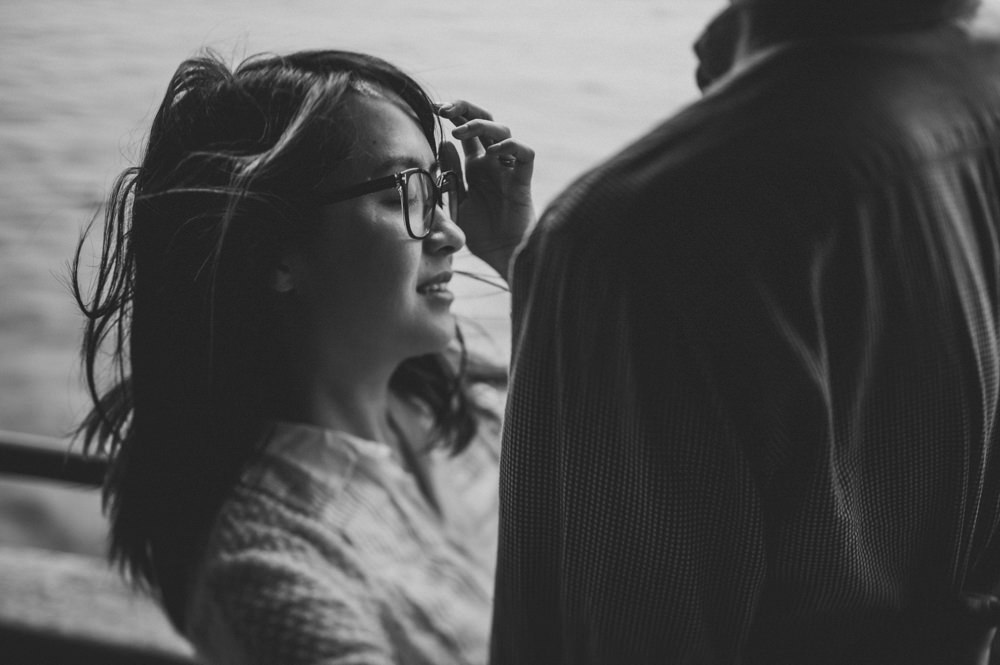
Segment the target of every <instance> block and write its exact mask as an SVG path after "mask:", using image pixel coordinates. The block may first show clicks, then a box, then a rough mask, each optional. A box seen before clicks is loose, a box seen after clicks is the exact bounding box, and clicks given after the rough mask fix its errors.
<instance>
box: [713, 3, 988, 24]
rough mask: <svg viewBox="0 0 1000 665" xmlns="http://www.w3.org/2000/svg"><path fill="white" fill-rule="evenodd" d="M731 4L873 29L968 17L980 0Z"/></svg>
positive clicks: (804, 19)
mask: <svg viewBox="0 0 1000 665" xmlns="http://www.w3.org/2000/svg"><path fill="white" fill-rule="evenodd" d="M732 4H733V5H744V6H749V7H754V8H757V9H759V10H761V11H763V12H764V13H765V14H772V15H773V18H775V19H777V18H779V17H781V18H782V19H784V21H786V22H787V21H794V22H796V23H802V24H807V25H812V26H815V27H817V28H822V27H823V26H827V27H828V28H829V29H831V30H836V29H838V28H851V29H856V30H860V31H868V30H872V31H875V30H886V29H888V30H894V29H914V28H920V27H930V26H932V25H935V24H939V23H942V22H946V21H953V20H956V19H965V18H969V17H971V16H973V15H974V14H975V13H976V11H977V10H978V9H979V6H980V4H981V0H733V1H732Z"/></svg>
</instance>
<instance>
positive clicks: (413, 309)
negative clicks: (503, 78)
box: [287, 94, 465, 363]
mask: <svg viewBox="0 0 1000 665" xmlns="http://www.w3.org/2000/svg"><path fill="white" fill-rule="evenodd" d="M346 103H347V109H346V110H347V123H346V127H347V131H349V132H352V138H355V137H356V138H355V149H354V151H353V153H352V155H351V156H350V158H349V159H348V160H347V161H346V162H345V163H343V165H342V166H340V167H338V168H337V170H336V171H335V172H334V173H332V174H331V175H330V178H329V182H328V183H327V184H326V185H325V188H326V189H328V190H329V191H334V190H336V189H341V188H344V187H348V186H351V185H355V184H358V183H361V182H365V181H367V180H371V179H374V178H379V177H382V176H386V175H391V174H393V173H396V172H398V171H402V170H404V169H407V168H412V167H420V168H423V169H426V170H427V171H429V172H430V173H432V174H435V175H437V171H438V167H437V164H436V163H435V157H434V153H433V151H432V150H431V146H430V145H429V144H428V142H427V139H426V138H425V137H424V135H423V133H422V132H421V131H420V127H419V126H418V125H417V122H416V119H415V116H414V114H413V112H412V110H411V109H410V108H409V107H408V106H406V105H405V104H404V103H403V102H402V101H401V100H399V99H398V98H396V97H395V96H394V95H390V94H386V95H385V96H366V95H361V94H352V95H350V98H349V100H348V101H347V102H346ZM434 214H435V216H436V219H435V223H434V231H433V232H432V233H431V234H430V235H429V236H427V237H426V238H424V239H423V240H414V239H413V238H411V237H410V236H409V234H408V233H407V231H406V227H405V224H404V219H403V210H402V208H401V206H400V200H399V194H398V192H397V191H396V190H395V189H387V190H384V191H379V192H374V193H371V194H366V195H364V196H361V197H358V198H355V199H350V200H348V201H342V202H340V203H335V204H330V205H326V206H324V207H323V208H321V212H320V219H318V220H316V223H315V224H314V225H313V228H314V229H315V230H314V231H312V232H311V233H310V235H309V238H307V239H306V242H304V243H302V246H300V247H298V248H296V249H295V250H294V251H293V252H292V255H291V256H290V260H289V261H288V262H287V265H288V269H289V271H290V272H289V275H290V277H291V280H292V284H293V289H294V290H295V292H296V295H297V300H298V302H299V304H300V306H301V308H302V315H303V318H304V322H305V324H306V327H307V330H306V331H304V332H306V334H307V335H310V336H311V337H312V339H313V341H316V342H318V343H319V344H320V345H321V346H322V348H325V349H330V350H331V351H332V350H333V349H339V350H340V352H343V353H348V354H352V355H353V354H357V355H356V356H355V357H356V358H358V359H361V358H364V359H370V360H379V361H386V362H395V363H398V362H401V361H402V360H405V359H406V358H410V357H413V356H417V355H423V354H427V353H434V352H438V351H441V350H443V349H444V348H445V347H446V346H447V345H448V343H449V342H450V341H451V340H452V338H453V337H454V335H455V320H454V316H453V315H452V313H451V311H450V307H451V303H452V300H453V299H454V296H453V295H452V292H451V291H450V290H449V289H448V281H449V280H450V279H451V265H452V255H453V254H454V253H455V252H456V251H457V250H459V249H461V248H462V246H464V244H465V235H464V234H463V233H462V231H461V230H460V229H459V228H458V226H456V225H455V223H454V222H453V221H452V220H451V219H450V218H448V216H447V213H446V212H445V211H443V210H442V209H440V208H435V213H434Z"/></svg>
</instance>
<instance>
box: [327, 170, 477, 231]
mask: <svg viewBox="0 0 1000 665" xmlns="http://www.w3.org/2000/svg"><path fill="white" fill-rule="evenodd" d="M392 188H395V189H396V191H398V192H399V202H400V205H401V206H402V208H403V220H404V221H405V222H406V232H407V233H409V234H410V237H411V238H413V239H414V240H423V239H424V238H426V237H427V236H429V235H430V234H431V231H433V230H434V207H435V206H440V207H441V208H443V209H447V211H448V215H449V216H450V217H451V219H452V221H454V222H457V221H458V204H459V203H460V198H461V189H462V187H461V179H460V178H459V176H458V175H456V173H455V172H454V171H445V172H443V173H442V174H441V175H440V176H439V177H438V178H434V176H432V175H431V174H430V173H428V172H427V171H425V170H424V169H420V168H413V169H406V170H403V171H400V172H398V173H393V174H392V175H387V176H385V177H384V178H376V179H374V180H369V181H368V182H363V183H360V184H357V185H352V186H350V187H345V188H344V189H340V190H337V191H335V192H332V193H330V194H327V195H324V196H323V197H322V199H321V202H322V203H340V202H341V201H347V200H349V199H356V198H358V197H359V196H364V195H365V194H372V193H374V192H380V191H382V190H386V189H392Z"/></svg>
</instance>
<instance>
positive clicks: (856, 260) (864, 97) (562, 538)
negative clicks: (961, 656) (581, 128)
mask: <svg viewBox="0 0 1000 665" xmlns="http://www.w3.org/2000/svg"><path fill="white" fill-rule="evenodd" d="M998 238H1000V51H998V47H997V44H996V43H994V42H992V41H989V40H982V39H972V38H970V37H969V36H968V35H967V34H966V33H965V32H963V31H962V30H960V29H958V28H957V27H940V28H936V29H934V30H928V31H925V32H920V33H912V34H902V35H887V36H874V37H865V38H861V37H857V38H846V37H845V38H833V39H829V40H821V41H814V42H811V43H810V42H806V41H790V42H786V43H783V44H780V45H776V46H774V47H772V48H769V49H767V50H766V51H763V52H761V53H759V54H758V55H757V56H756V57H754V58H753V59H752V60H751V61H750V62H749V63H748V64H746V65H745V66H743V67H742V68H741V69H739V70H738V71H736V72H734V73H732V74H731V75H730V76H729V77H728V78H727V79H724V80H722V81H720V82H719V83H718V84H717V85H715V86H714V87H713V88H711V89H710V90H709V92H708V94H707V95H706V96H705V97H703V98H702V99H700V100H698V101H697V102H695V103H694V104H692V105H691V106H689V107H688V108H686V109H685V110H683V111H681V112H680V113H679V114H678V115H677V116H675V117H673V118H671V119H669V120H667V121H665V122H664V123H663V124H662V125H660V126H658V127H656V128H655V129H653V130H652V131H651V132H650V133H649V134H647V135H646V136H644V137H642V138H641V139H640V140H638V141H637V142H635V143H634V144H632V145H631V146H629V147H627V148H625V149H624V150H623V151H622V152H620V153H619V154H617V155H616V156H614V157H612V158H611V159H609V160H608V161H607V162H605V163H604V164H602V165H601V166H599V167H597V168H596V169H594V170H592V171H591V172H588V173H586V174H584V175H583V176H582V177H581V178H580V179H579V180H578V181H577V182H576V183H575V184H573V185H572V186H570V188H569V189H568V190H567V191H566V192H565V193H564V194H563V195H562V196H561V197H559V198H558V199H557V200H556V201H555V202H554V203H553V204H552V205H551V206H550V207H549V209H548V210H547V211H546V213H545V214H544V215H543V217H542V219H541V220H540V222H539V225H538V227H537V228H536V229H535V230H534V232H533V233H532V235H531V236H530V238H529V239H528V240H527V242H526V243H525V245H524V247H523V248H522V250H521V251H520V253H519V255H518V256H517V258H516V261H515V265H514V268H513V274H512V296H513V328H514V331H513V332H514V340H513V341H514V357H513V360H512V373H511V393H510V397H509V400H508V405H507V413H506V418H505V422H506V429H505V432H504V439H503V452H502V456H501V471H500V484H501V489H500V497H501V498H500V502H501V506H500V545H499V555H498V564H497V565H498V569H497V582H496V592H495V593H496V600H495V614H494V624H493V630H494V634H493V644H492V662H493V663H494V665H513V664H517V665H530V664H535V663H538V664H541V663H544V664H546V665H555V664H560V663H566V664H569V663H573V664H585V663H630V664H632V665H636V664H641V663H657V664H663V663H727V664H731V663H797V664H799V663H812V662H823V663H859V662H883V663H884V662H892V658H894V657H895V656H896V655H898V653H899V650H900V649H903V648H906V647H914V645H917V644H918V643H926V644H934V643H936V642H938V641H939V638H940V639H945V637H946V636H944V635H936V634H935V633H934V631H935V630H942V631H943V630H944V628H942V627H941V626H940V625H939V624H938V623H936V622H934V621H925V620H924V618H925V617H926V615H927V613H928V612H933V610H934V608H935V607H936V606H937V605H939V604H944V603H946V602H947V599H948V598H952V597H954V596H955V595H956V594H958V593H960V592H990V591H992V590H994V589H995V588H996V587H997V583H998V581H1000V540H998V538H997V526H998V518H1000V511H998V501H1000V459H998V458H997V449H996V439H997V432H996V426H997V422H996V417H997V405H998V365H1000V353H998V349H1000V347H998V334H997V324H998V318H997V317H998V309H997V307H998V293H1000V240H998ZM925 629H927V630H926V631H925ZM922 641H923V642H922ZM915 650H916V651H917V653H918V654H919V648H917V649H915ZM914 662H916V661H914Z"/></svg>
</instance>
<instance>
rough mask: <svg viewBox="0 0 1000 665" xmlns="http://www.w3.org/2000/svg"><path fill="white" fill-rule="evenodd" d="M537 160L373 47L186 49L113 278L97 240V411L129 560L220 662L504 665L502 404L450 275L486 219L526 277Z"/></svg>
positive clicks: (141, 175) (136, 183) (123, 211)
mask: <svg viewBox="0 0 1000 665" xmlns="http://www.w3.org/2000/svg"><path fill="white" fill-rule="evenodd" d="M435 113H437V114H439V115H440V116H443V117H446V118H448V119H449V120H450V121H451V122H452V123H453V124H455V125H456V126H457V129H455V130H454V132H453V134H454V135H455V136H456V137H457V138H459V139H461V140H462V143H463V147H464V151H465V157H466V158H465V165H466V174H467V176H468V180H469V190H468V192H467V194H466V192H465V191H464V186H463V184H462V182H463V178H462V174H461V165H460V160H459V159H458V154H457V151H455V150H454V148H453V147H451V144H448V143H443V144H442V148H441V149H440V151H439V150H438V148H437V141H436V135H435V129H436V128H437V127H439V126H440V121H439V120H438V118H437V116H436V115H435ZM532 161H533V153H532V151H531V150H530V148H528V147H526V146H524V145H523V144H521V143H519V142H518V141H516V140H514V139H512V138H511V136H510V132H509V130H507V129H506V128H505V127H503V126H502V125H499V124H497V123H495V122H493V121H492V119H491V117H490V116H489V114H488V113H486V112H485V111H482V110H481V109H478V108H477V107H475V106H473V105H471V104H468V103H465V102H456V103H454V104H446V105H442V106H440V107H435V106H434V105H432V103H431V102H430V100H429V99H428V97H427V95H426V94H425V93H424V91H423V90H421V88H420V87H419V86H418V85H417V84H416V83H415V82H414V81H413V80H412V79H410V78H409V77H407V76H406V75H405V74H403V73H402V72H400V71H399V70H398V69H396V68H395V67H393V66H392V65H390V64H388V63H386V62H384V61H382V60H379V59H377V58H373V57H370V56H366V55H360V54H355V53H345V52H338V51H316V52H302V53H295V54H292V55H288V56H284V57H258V58H252V59H250V60H248V61H246V62H244V63H243V64H242V65H240V66H239V67H238V68H237V69H235V71H230V70H229V69H228V68H227V67H226V65H224V64H223V63H222V62H220V61H219V60H218V59H217V58H216V57H214V56H211V55H209V56H206V57H201V58H197V59H193V60H190V61H187V62H185V63H183V64H182V65H181V66H180V68H179V69H178V70H177V72H176V74H175V75H174V77H173V80H172V81H171V84H170V87H169V89H168V91H167V95H166V98H165V99H164V101H163V103H162V104H161V106H160V109H159V111H158V113H157V115H156V117H155V119H154V121H153V125H152V128H151V130H150V134H149V140H148V145H147V147H146V151H145V155H144V157H143V160H142V163H141V165H140V166H138V167H136V168H133V169H129V170H127V171H126V172H125V173H124V174H123V175H122V176H121V177H120V178H119V180H118V181H117V183H116V185H115V187H114V189H113V191H112V193H111V197H110V200H109V205H108V212H107V219H106V223H105V228H104V244H103V250H102V256H101V261H100V265H99V270H98V272H97V277H96V280H95V282H94V285H93V287H92V291H91V293H90V294H89V296H88V295H87V294H84V293H83V290H82V289H81V287H80V273H81V270H80V267H79V266H80V253H81V248H82V245H83V242H82V241H81V245H80V247H79V248H78V250H77V255H76V259H75V262H74V275H75V279H74V284H75V290H76V296H77V300H78V302H79V304H80V307H81V308H82V310H83V311H84V313H85V314H86V315H87V317H88V326H87V329H86V334H85V337H84V360H85V368H86V377H87V379H88V384H89V387H90V390H91V393H92V395H93V396H94V400H95V408H94V410H93V412H92V414H91V415H90V416H89V417H88V419H87V421H86V422H85V423H84V424H83V426H82V427H81V431H82V433H83V435H84V439H85V442H86V444H87V445H88V446H90V447H92V448H97V449H99V450H104V451H106V452H108V453H109V454H110V455H111V456H112V462H113V464H112V467H111V472H110V474H109V477H108V479H107V483H106V488H105V499H106V501H107V502H108V504H109V506H110V515H111V554H112V557H113V558H114V559H115V560H117V561H118V562H119V563H121V564H123V566H124V567H125V568H126V569H127V571H128V572H130V573H131V575H132V577H133V578H134V579H136V580H138V581H139V582H141V583H143V584H145V585H146V586H147V587H148V588H150V589H151V590H152V591H154V592H155V593H156V594H157V595H158V597H159V598H160V600H161V601H162V603H163V605H164V607H165V609H166V610H167V613H168V614H169V616H170V618H171V620H172V621H173V622H174V624H175V626H177V627H178V629H179V630H181V632H183V633H184V634H185V635H186V636H187V637H188V638H189V639H190V640H191V641H192V642H193V644H194V645H195V646H196V648H197V649H198V651H199V652H200V653H201V654H202V655H203V656H204V657H205V658H206V659H208V660H209V661H210V662H214V663H251V662H252V663H283V664H293V663H313V662H324V663H397V662H406V663H437V664H440V663H471V662H484V661H485V658H486V642H487V638H488V623H489V612H490V598H491V589H492V557H493V554H494V543H495V533H494V530H495V519H496V516H495V482H496V468H495V467H496V448H495V446H496V443H495V434H496V428H497V418H496V416H495V415H493V416H491V415H490V414H491V413H492V414H495V413H497V412H496V411H495V410H493V411H491V410H490V409H489V408H488V405H486V404H483V403H482V399H481V398H482V396H483V389H482V388H481V387H479V388H477V387H476V386H475V385H474V384H475V383H476V382H475V381H474V379H475V378H476V377H474V376H472V374H473V373H472V372H469V371H466V370H467V369H468V368H467V365H468V363H466V362H465V358H464V356H465V354H464V351H463V350H462V349H461V343H460V339H457V338H456V324H455V320H454V316H453V315H452V314H451V312H450V309H449V307H450V304H451V302H452V299H453V295H452V293H451V291H450V290H449V288H448V284H449V280H450V279H451V277H452V275H453V271H452V256H453V254H454V253H455V252H456V251H457V250H458V249H460V248H461V247H462V246H463V245H464V244H465V242H466V239H468V243H469V247H470V249H471V250H472V251H473V252H474V253H477V254H478V255H479V256H480V257H482V258H483V259H484V260H485V261H487V262H488V263H489V264H490V265H491V266H492V267H493V268H494V269H496V270H497V271H498V272H499V274H500V275H505V274H506V270H507V264H508V262H509V260H510V256H511V253H512V251H513V248H514V246H515V245H516V243H517V240H518V239H519V238H520V237H521V236H522V235H523V233H524V232H525V230H526V229H527V228H528V226H529V225H530V224H531V223H532V221H533V209H532V203H531V193H530V180H531V172H532ZM460 199H461V202H460ZM456 216H457V219H459V220H461V223H462V227H461V228H460V227H459V226H457V225H456ZM108 347H110V350H111V352H112V355H113V358H114V360H115V361H116V366H117V376H116V380H115V381H114V383H113V385H112V386H111V387H110V388H109V389H107V390H104V391H103V392H102V389H101V386H99V382H98V358H99V357H100V355H101V354H102V353H105V351H106V349H107V348H108ZM456 348H457V349H458V351H457V352H456ZM477 391H478V392H477ZM481 426H482V427H481ZM479 429H483V430H484V431H482V432H479ZM491 435H492V438H493V441H492V442H491V441H490V439H491Z"/></svg>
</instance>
